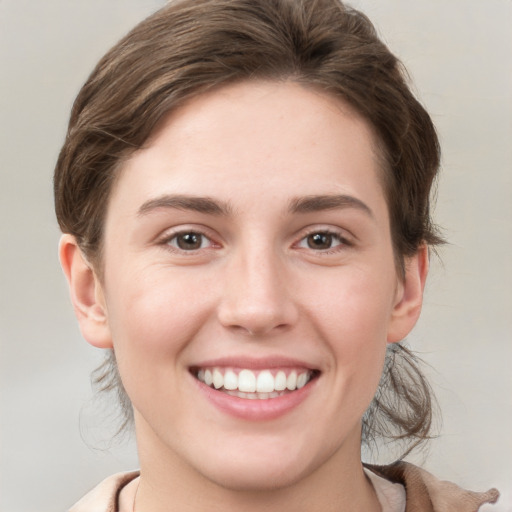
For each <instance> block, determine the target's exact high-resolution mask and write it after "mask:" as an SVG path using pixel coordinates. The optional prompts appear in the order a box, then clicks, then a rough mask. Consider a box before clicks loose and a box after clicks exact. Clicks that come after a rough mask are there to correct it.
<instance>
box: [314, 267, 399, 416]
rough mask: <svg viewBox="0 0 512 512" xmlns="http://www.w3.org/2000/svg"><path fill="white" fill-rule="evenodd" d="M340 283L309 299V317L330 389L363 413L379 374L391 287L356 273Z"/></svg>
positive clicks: (369, 274)
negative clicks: (324, 349) (324, 348)
mask: <svg viewBox="0 0 512 512" xmlns="http://www.w3.org/2000/svg"><path fill="white" fill-rule="evenodd" d="M339 283H340V284H339V286H334V283H333V282H332V281H331V283H330V286H328V283H325V284H324V286H322V287H320V288H323V290H328V292H327V293H323V292H320V291H317V292H316V293H313V294H311V295H310V298H309V304H311V308H310V310H309V315H310V316H311V317H312V318H314V319H315V320H314V322H315V328H316V330H317V332H318V334H319V337H320V339H322V340H324V343H325V344H327V345H328V350H329V352H330V353H331V356H332V360H331V366H332V368H333V369H334V372H333V373H332V374H333V375H334V376H335V379H336V383H333V386H334V388H335V389H338V390H341V391H340V392H342V393H343V394H344V395H345V397H346V399H349V400H353V402H354V406H355V407H357V408H361V409H362V410H363V411H364V409H365V408H366V406H367V405H368V404H369V402H370V401H371V399H372V397H373V395H374V393H375V390H376V389H377V386H378V383H379V380H380V376H381V373H382V368H383V364H384V358H385V353H386V347H387V331H388V327H389V322H390V318H391V313H392V306H393V301H394V281H393V280H391V279H386V278H382V277H379V276H378V275H376V273H375V272H368V271H367V272H365V271H363V270H361V271H360V272H358V273H357V274H353V273H352V274H351V275H350V276H347V275H345V276H343V277H341V276H340V279H339ZM341 283H342V284H341ZM315 304H316V306H315ZM319 305H321V306H319ZM365 404H366V405H365Z"/></svg>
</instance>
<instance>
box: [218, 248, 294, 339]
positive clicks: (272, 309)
mask: <svg viewBox="0 0 512 512" xmlns="http://www.w3.org/2000/svg"><path fill="white" fill-rule="evenodd" d="M228 266H229V270H228V271H227V272H226V274H225V278H226V281H225V283H224V285H223V296H222V299H221V301H220V303H219V307H218V319H219V321H220V323H221V324H222V325H223V326H224V327H226V328H229V329H231V330H237V331H240V332H242V333H244V334H247V335H252V336H264V335H269V334H271V333H273V332H281V331H283V330H285V329H288V328H290V327H291V326H293V325H294V324H295V322H296V321H297V319H298V317H299V314H298V308H297V304H296V302H295V300H294V297H293V293H292V285H293V283H292V282H290V281H291V280H290V279H287V272H286V269H285V264H284V262H282V261H280V260H279V258H278V257H277V256H276V255H275V254H272V253H271V252H270V251H260V253H259V254H249V255H247V254H245V255H239V256H238V257H234V258H233V260H232V261H230V263H229V264H228Z"/></svg>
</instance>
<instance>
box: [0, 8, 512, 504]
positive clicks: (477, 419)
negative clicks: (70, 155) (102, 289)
mask: <svg viewBox="0 0 512 512" xmlns="http://www.w3.org/2000/svg"><path fill="white" fill-rule="evenodd" d="M163 3H164V2H163V1H162V0H159V1H158V0H87V1H86V0H80V1H79V0H76V1H72V0H44V1H38V0H0V64H1V68H0V116H1V117H0V131H1V134H0V179H1V182H0V185H1V186H0V195H1V201H0V230H1V242H2V245H1V247H2V248H1V253H0V258H1V259H0V290H1V295H0V300H1V302H0V343H1V345H0V350H1V352H0V372H1V373H0V378H1V386H0V390H1V402H0V415H1V416H0V422H1V423H0V425H1V430H0V436H1V437H0V450H1V451H0V457H1V458H0V510H1V511H4V512H32V511H34V512H35V511H38V512H50V511H56V510H64V509H66V508H67V507H68V506H70V505H71V504H72V503H73V502H74V501H76V500H77V499H78V498H79V497H80V496H81V495H82V494H84V492H86V491H87V490H88V489H89V488H90V487H92V486H93V485H95V484H96V483H97V482H99V480H100V479H101V478H103V477H104V476H106V475H108V474H110V473H113V472H115V471H121V470H126V469H131V468H134V467H136V466H137V460H136V456H135V454H134V447H133V443H132V442H131V441H128V442H127V443H125V444H124V445H117V444H115V443H114V444H112V446H110V443H109V438H110V435H111V433H112V429H111V428H108V427H109V425H108V420H107V422H106V423H105V422H102V420H101V417H102V411H101V407H98V406H96V405H94V404H93V403H92V402H91V398H92V393H91V390H90V385H89V377H88V375H89V372H90V371H91V370H92V369H93V368H94V367H95V366H96V365H97V364H98V363H99V361H100V360H101V354H100V353H99V352H98V351H97V350H95V349H93V348H91V347H89V346H88V345H87V344H86V343H85V342H83V341H82V340H81V338H80V335H79V332H78V328H77V327H76V324H75V320H74V316H73V313H72V309H71V306H70V304H69V300H68V293H67V289H66V285H65V282H64V278H63V277H62V275H61V272H60V268H59V265H58V262H57V250H56V248H57V241H58V238H59V233H58V229H57V226H56V221H55V220H54V216H53V205H52V191H51V176H52V171H53V166H54V163H55V159H56V157H57V153H58V150H59V148H60V145H61V144H62V141H63V137H64V133H65V126H66V122H67V118H68V115H69V110H70V107H71V103H72V100H73V99H74V97H75V95H76V93H77V91H78V88H79V87H80V85H81V84H82V83H83V81H84V80H85V78H86V77H87V75H88V73H89V72H90V70H91V69H92V66H93V65H94V64H95V62H96V61H97V60H98V59H99V57H100V56H101V55H102V54H103V53H104V52H105V51H106V49H107V48H109V47H110V46H111V45H112V44H113V43H114V42H115V41H116V40H117V39H118V38H119V37H120V36H121V35H123V34H124V33H125V32H126V31H127V30H128V29H129V28H131V26H132V25H134V24H135V23H136V22H137V21H139V20H140V19H142V18H143V17H144V16H146V15H148V14H149V13H151V12H152V11H153V10H155V9H156V8H157V7H159V6H161V5H163ZM352 3H353V5H355V6H357V7H360V8H361V9H363V10H364V11H365V12H366V13H367V14H368V15H369V16H370V18H371V19H372V20H373V21H374V22H375V23H376V25H377V27H378V28H379V31H380V32H381V34H383V36H384V39H385V40H386V41H387V43H388V44H389V45H390V47H391V48H392V49H393V50H394V51H395V52H396V53H398V55H400V56H401V57H402V59H403V61H404V63H405V64H406V66H407V67H408V69H409V71H410V73H411V75H412V78H413V80H414V82H415V84H416V89H417V91H418V94H419V96H420V98H421V99H422V101H423V102H424V103H425V104H426V106H427V108H428V109H429V111H430V112H431V114H432V115H433V118H434V120H435V122H436V124H437V126H438V129H439V133H440V137H441V141H442V144H443V150H444V157H443V173H442V178H441V180H440V186H439V193H438V203H437V208H436V218H437V221H438V222H439V223H440V224H442V225H443V226H444V227H445V234H446V236H447V238H448V239H449V240H450V242H451V245H449V246H447V247H445V248H444V249H442V251H441V258H442V264H440V263H439V262H436V261H434V265H433V269H432V272H431V275H430V280H429V284H428V289H427V293H426V298H425V307H424V313H423V317H422V319H421V321H420V323H419V325H418V326H417V328H416V329H415V331H414V332H413V334H412V335H411V336H410V338H409V341H410V343H411V344H412V346H413V347H414V348H415V349H417V350H418V351H419V352H420V353H421V354H422V355H423V357H424V359H425V360H426V361H427V362H428V363H429V364H431V365H432V367H433V369H432V370H430V371H429V373H430V376H431V379H432V383H433V385H434V387H435V390H436V392H437V394H438V397H439V400H440V403H441V407H442V409H443V413H444V421H443V426H442V435H441V437H440V438H439V439H436V440H435V441H433V442H432V444H431V448H430V453H429V454H428V458H427V459H426V462H424V465H425V466H426V467H427V468H428V469H430V470H432V471H433V472H435V473H436V474H437V475H438V476H440V477H442V478H445V479H449V480H454V481H456V482H458V483H459V484H461V485H464V486H467V487H470V488H473V489H475V490H483V489H486V488H488V487H490V486H494V485H496V486H499V487H501V488H502V490H503V491H505V493H504V494H505V496H504V499H503V504H502V506H501V507H500V510H512V493H511V489H512V484H511V482H512V462H511V459H512V434H511V432H512V400H511V391H512V371H511V367H512V343H511V341H512V321H511V317H512V271H511V267H512V265H511V262H512V258H511V256H512V149H511V148H512V142H511V141H512V64H511V61H512V35H511V34H512V1H510V0H487V1H485V2H482V1H481V0H442V1H441V0H429V1H419V0H417V1H411V0H409V1H406V0H388V1H385V2H384V1H382V0H380V1H378V0H358V1H354V2H352ZM106 409H108V406H106ZM103 412H105V411H103ZM424 456H425V454H421V453H420V454H419V455H417V456H415V457H413V459H412V460H413V461H417V462H418V461H419V462H423V459H424Z"/></svg>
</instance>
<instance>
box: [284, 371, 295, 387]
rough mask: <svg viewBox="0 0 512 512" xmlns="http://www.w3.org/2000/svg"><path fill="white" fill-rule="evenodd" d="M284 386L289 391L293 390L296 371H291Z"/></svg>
mask: <svg viewBox="0 0 512 512" xmlns="http://www.w3.org/2000/svg"><path fill="white" fill-rule="evenodd" d="M286 387H287V389H289V390H290V391H293V390H294V389H295V388H296V387H297V372H292V373H290V375H288V378H287V379H286Z"/></svg>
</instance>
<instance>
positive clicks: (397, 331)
mask: <svg viewBox="0 0 512 512" xmlns="http://www.w3.org/2000/svg"><path fill="white" fill-rule="evenodd" d="M428 263H429V261H428V247H427V246H426V245H422V246H421V247H420V248H419V249H418V252H417V253H416V254H415V255H414V256H411V257H410V258H406V260H405V277H404V279H403V281H401V282H400V283H399V284H398V287H397V294H396V302H395V305H394V307H393V311H392V314H391V321H390V324H389V329H388V343H396V342H398V341H401V340H403V339H404V338H405V337H406V336H407V335H408V334H409V333H410V332H411V330H412V328H413V327H414V325H415V324H416V322H417V320H418V318H419V316H420V312H421V306H422V304H423V290H424V289H425V281H426V279H427V274H428Z"/></svg>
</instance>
